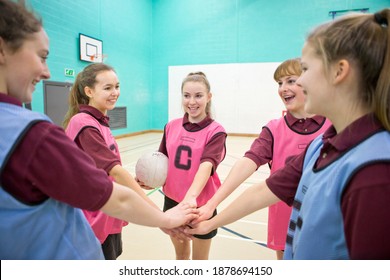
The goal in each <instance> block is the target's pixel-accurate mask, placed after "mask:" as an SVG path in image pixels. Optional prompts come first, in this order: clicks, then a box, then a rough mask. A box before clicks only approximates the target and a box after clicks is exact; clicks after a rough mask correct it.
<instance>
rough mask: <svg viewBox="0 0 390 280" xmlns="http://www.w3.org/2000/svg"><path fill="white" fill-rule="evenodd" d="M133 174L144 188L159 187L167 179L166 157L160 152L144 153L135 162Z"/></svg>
mask: <svg viewBox="0 0 390 280" xmlns="http://www.w3.org/2000/svg"><path fill="white" fill-rule="evenodd" d="M135 174H136V176H137V178H138V180H139V181H141V182H143V183H144V184H145V185H146V186H149V187H151V188H157V187H161V186H162V185H164V184H165V180H166V179H167V174H168V157H167V156H166V155H164V154H163V153H160V152H148V153H145V154H144V155H142V156H141V157H140V158H139V159H138V161H137V164H136V166H135Z"/></svg>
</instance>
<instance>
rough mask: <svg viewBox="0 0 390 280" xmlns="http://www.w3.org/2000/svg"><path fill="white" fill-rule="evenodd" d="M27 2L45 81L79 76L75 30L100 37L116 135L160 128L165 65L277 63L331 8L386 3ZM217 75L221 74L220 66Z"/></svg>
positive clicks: (36, 103) (296, 49)
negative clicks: (41, 41)
mask: <svg viewBox="0 0 390 280" xmlns="http://www.w3.org/2000/svg"><path fill="white" fill-rule="evenodd" d="M27 3H30V4H31V6H32V7H33V8H34V9H35V11H36V12H37V13H38V14H40V15H41V16H42V18H43V22H44V26H45V28H46V30H47V32H48V34H49V37H50V42H51V49H50V55H49V60H48V64H49V67H50V69H51V74H52V77H51V80H53V81H59V82H64V81H66V82H73V81H74V78H69V77H65V75H64V69H65V68H72V69H74V70H75V71H76V74H77V73H78V72H79V71H80V70H81V69H82V68H83V67H85V66H86V65H87V64H88V63H87V62H82V61H80V60H79V59H78V57H79V50H78V34H79V33H83V34H85V35H88V36H91V37H95V38H98V39H100V40H102V41H103V53H105V54H107V55H108V57H107V59H106V60H105V62H107V63H108V64H110V65H112V66H114V67H115V69H116V70H117V73H118V76H119V78H120V81H121V97H120V99H119V101H118V104H117V106H127V107H128V109H127V124H128V127H127V128H126V129H118V130H114V131H113V133H114V135H121V134H127V133H131V132H136V131H142V130H149V129H162V128H163V127H164V125H165V123H166V122H167V121H168V118H169V112H168V110H169V109H168V103H169V100H168V99H169V98H168V91H169V85H168V81H169V77H168V76H169V67H175V66H185V65H209V64H210V65H219V64H241V63H243V64H245V63H268V62H278V61H283V60H285V59H287V58H291V57H296V56H299V55H300V49H301V46H302V44H303V42H304V38H305V34H306V33H307V32H308V31H309V30H310V29H311V28H312V27H313V26H315V25H317V24H319V23H321V22H324V21H328V20H331V17H330V16H329V11H331V10H345V9H355V8H369V11H370V12H373V11H376V10H379V9H381V8H384V7H389V6H390V0H313V1H306V0H274V1H265V0H184V1H183V0H67V1H66V0H27ZM206 74H207V73H206ZM220 75H221V79H223V77H224V73H223V71H222V73H220ZM271 82H272V81H271ZM178 86H180V85H178ZM212 86H213V85H212ZM42 88H43V87H37V91H36V92H35V94H34V98H33V103H32V106H33V110H37V111H40V112H43V111H44V108H43V92H42ZM237 98H239V97H238V96H237ZM243 106H244V105H243Z"/></svg>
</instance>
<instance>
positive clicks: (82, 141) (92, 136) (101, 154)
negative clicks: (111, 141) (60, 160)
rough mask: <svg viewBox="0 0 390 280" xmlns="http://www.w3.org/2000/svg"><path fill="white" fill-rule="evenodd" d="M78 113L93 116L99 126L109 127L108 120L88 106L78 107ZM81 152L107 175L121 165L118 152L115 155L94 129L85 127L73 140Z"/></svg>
mask: <svg viewBox="0 0 390 280" xmlns="http://www.w3.org/2000/svg"><path fill="white" fill-rule="evenodd" d="M80 112H83V113H87V114H89V115H91V116H93V117H94V118H95V119H96V120H97V121H98V122H99V123H100V124H101V125H103V126H107V127H109V118H108V116H105V115H103V114H102V112H100V111H99V110H98V109H96V108H94V107H92V106H89V105H80ZM74 141H75V142H76V144H77V146H79V148H81V149H82V150H83V151H85V152H86V153H87V154H88V155H90V156H91V157H92V158H93V160H94V161H95V164H96V166H97V167H98V168H101V169H104V170H105V171H106V173H107V174H109V173H110V171H111V169H112V168H113V167H114V166H115V165H121V161H120V157H119V156H118V155H119V151H118V155H115V154H114V153H113V152H112V151H111V150H110V148H109V147H108V146H107V143H106V141H105V140H104V138H103V135H101V133H100V131H99V130H98V129H97V128H94V127H90V126H88V127H85V128H84V129H82V130H81V131H80V133H79V134H78V135H77V137H76V139H75V140H74Z"/></svg>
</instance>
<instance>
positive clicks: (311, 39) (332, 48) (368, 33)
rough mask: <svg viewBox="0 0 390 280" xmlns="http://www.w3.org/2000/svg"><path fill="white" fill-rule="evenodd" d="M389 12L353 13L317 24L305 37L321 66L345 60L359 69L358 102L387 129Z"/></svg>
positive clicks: (327, 67) (389, 126) (389, 92)
mask: <svg viewBox="0 0 390 280" xmlns="http://www.w3.org/2000/svg"><path fill="white" fill-rule="evenodd" d="M389 19H390V9H383V10H381V11H380V12H377V13H375V14H353V15H347V16H344V17H340V18H339V19H337V20H335V21H332V22H329V23H326V24H323V25H320V26H319V27H317V28H315V29H314V30H313V31H312V32H311V33H310V34H309V35H308V37H307V40H306V42H307V44H309V45H310V46H311V47H313V48H314V49H315V51H316V54H317V55H318V56H319V57H321V59H322V62H323V63H324V68H325V72H327V69H329V65H330V63H332V62H334V61H336V60H338V59H341V58H345V59H348V60H349V61H351V62H352V63H353V64H354V65H356V67H357V69H358V70H359V79H358V80H359V83H360V86H361V88H362V90H361V96H360V98H361V100H362V101H363V102H364V103H365V104H367V105H368V106H370V108H371V109H372V111H373V112H374V113H375V115H376V116H377V117H378V119H379V120H380V121H381V123H382V124H383V126H384V127H385V128H386V129H387V130H390V112H389V104H390V79H389V76H390V31H389V27H388V23H389Z"/></svg>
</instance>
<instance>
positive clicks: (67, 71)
mask: <svg viewBox="0 0 390 280" xmlns="http://www.w3.org/2000/svg"><path fill="white" fill-rule="evenodd" d="M65 76H66V77H74V69H70V68H65Z"/></svg>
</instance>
